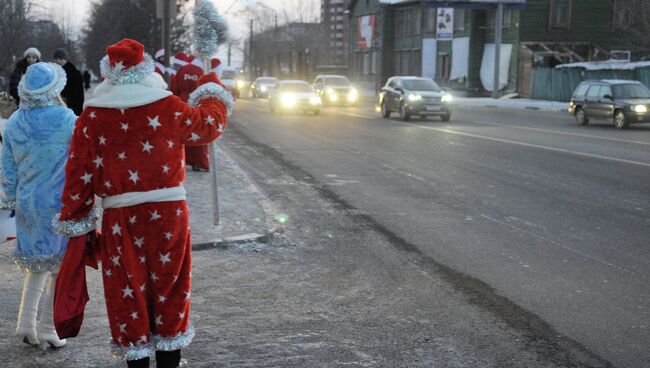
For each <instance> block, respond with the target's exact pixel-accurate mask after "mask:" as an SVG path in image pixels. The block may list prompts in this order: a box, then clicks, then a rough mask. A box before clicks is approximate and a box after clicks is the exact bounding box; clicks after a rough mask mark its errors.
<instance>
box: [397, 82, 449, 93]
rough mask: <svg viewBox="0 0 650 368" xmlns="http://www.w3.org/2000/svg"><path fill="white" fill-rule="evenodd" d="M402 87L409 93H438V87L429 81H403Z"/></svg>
mask: <svg viewBox="0 0 650 368" xmlns="http://www.w3.org/2000/svg"><path fill="white" fill-rule="evenodd" d="M402 86H403V87H404V88H405V89H407V90H409V91H430V92H439V91H440V87H438V85H437V84H436V83H435V82H434V81H432V80H431V79H403V80H402Z"/></svg>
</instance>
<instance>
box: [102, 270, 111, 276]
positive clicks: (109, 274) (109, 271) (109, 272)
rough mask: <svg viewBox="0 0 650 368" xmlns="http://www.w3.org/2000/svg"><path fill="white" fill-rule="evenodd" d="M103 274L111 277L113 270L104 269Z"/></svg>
mask: <svg viewBox="0 0 650 368" xmlns="http://www.w3.org/2000/svg"><path fill="white" fill-rule="evenodd" d="M104 275H106V277H111V276H113V272H112V271H111V270H106V271H104Z"/></svg>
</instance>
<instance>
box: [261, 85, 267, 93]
mask: <svg viewBox="0 0 650 368" xmlns="http://www.w3.org/2000/svg"><path fill="white" fill-rule="evenodd" d="M267 90H268V88H266V86H262V88H260V91H262V92H266V91H267Z"/></svg>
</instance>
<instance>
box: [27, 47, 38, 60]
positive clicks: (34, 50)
mask: <svg viewBox="0 0 650 368" xmlns="http://www.w3.org/2000/svg"><path fill="white" fill-rule="evenodd" d="M30 54H31V55H36V57H37V58H38V60H41V52H40V51H38V49H37V48H36V47H30V48H28V49H27V50H25V52H23V57H27V55H30Z"/></svg>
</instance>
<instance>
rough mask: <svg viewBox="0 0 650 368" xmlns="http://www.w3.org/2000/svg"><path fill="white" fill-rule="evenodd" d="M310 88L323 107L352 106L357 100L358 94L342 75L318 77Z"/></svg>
mask: <svg viewBox="0 0 650 368" xmlns="http://www.w3.org/2000/svg"><path fill="white" fill-rule="evenodd" d="M312 88H313V89H314V92H316V93H317V94H318V97H320V98H321V101H323V104H324V105H354V104H356V103H357V101H358V100H359V92H358V91H357V89H356V88H354V87H352V83H350V80H349V79H348V78H347V77H345V76H343V75H319V76H317V77H316V78H315V79H314V83H313V84H312Z"/></svg>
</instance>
